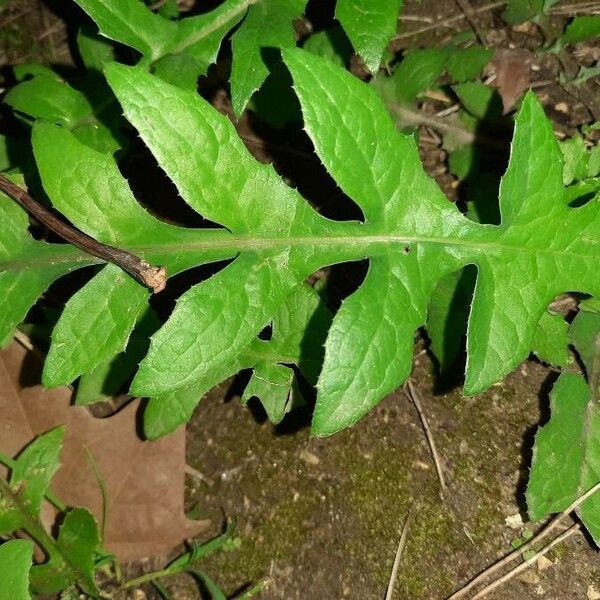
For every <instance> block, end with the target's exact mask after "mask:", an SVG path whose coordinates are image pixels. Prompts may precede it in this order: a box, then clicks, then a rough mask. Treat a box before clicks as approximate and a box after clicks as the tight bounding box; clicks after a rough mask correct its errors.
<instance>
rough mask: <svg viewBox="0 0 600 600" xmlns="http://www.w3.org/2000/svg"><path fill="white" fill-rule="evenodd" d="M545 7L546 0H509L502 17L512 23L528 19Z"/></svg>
mask: <svg viewBox="0 0 600 600" xmlns="http://www.w3.org/2000/svg"><path fill="white" fill-rule="evenodd" d="M543 9H544V0H508V2H507V3H506V9H505V10H504V12H503V13H502V18H503V19H504V20H505V21H506V22H507V23H510V24H511V25H516V24H517V23H522V22H523V21H527V20H528V19H531V18H532V17H535V16H536V15H539V14H540V13H541V12H542V11H543Z"/></svg>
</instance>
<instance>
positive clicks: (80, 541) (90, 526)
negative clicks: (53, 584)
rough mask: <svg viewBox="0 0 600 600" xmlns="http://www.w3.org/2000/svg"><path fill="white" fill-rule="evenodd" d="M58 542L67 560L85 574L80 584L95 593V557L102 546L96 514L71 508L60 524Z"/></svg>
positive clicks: (82, 509) (85, 589) (89, 591)
mask: <svg viewBox="0 0 600 600" xmlns="http://www.w3.org/2000/svg"><path fill="white" fill-rule="evenodd" d="M57 544H58V547H59V548H60V552H61V554H62V556H63V558H64V559H65V561H67V562H68V563H69V564H71V565H72V566H74V567H76V569H77V571H78V573H79V574H80V575H82V576H83V577H81V578H79V579H78V581H77V583H78V585H79V586H81V587H83V591H85V592H87V593H91V594H93V593H95V592H96V591H97V589H96V584H95V582H94V558H95V553H96V551H97V550H98V549H99V547H100V534H99V532H98V524H97V523H96V519H95V518H94V516H93V515H92V514H91V513H90V512H89V511H88V510H86V509H85V508H73V509H71V510H70V511H69V512H68V513H67V514H66V516H65V519H64V521H63V523H62V525H61V526H60V529H59V532H58V538H57ZM83 582H85V585H82V583H83Z"/></svg>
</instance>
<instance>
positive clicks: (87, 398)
mask: <svg viewBox="0 0 600 600" xmlns="http://www.w3.org/2000/svg"><path fill="white" fill-rule="evenodd" d="M160 325H161V322H160V320H159V319H158V316H157V315H156V313H155V312H154V311H153V310H152V309H151V308H150V307H147V308H146V310H145V311H144V312H143V314H142V316H141V317H140V318H139V320H138V322H137V323H136V326H135V328H134V330H133V332H132V334H131V337H130V338H129V343H128V344H127V349H126V351H125V352H121V353H120V354H117V355H116V356H113V357H111V358H110V359H108V360H106V361H105V362H103V363H101V364H100V365H98V366H97V367H96V368H94V369H93V370H92V371H90V372H89V373H85V374H84V375H82V376H81V378H80V380H79V384H78V385H77V395H76V396H75V404H77V405H86V404H94V403H95V402H105V401H107V400H109V399H110V398H112V397H114V396H116V395H117V394H118V393H119V392H121V391H122V388H123V385H124V384H125V382H126V381H127V380H128V379H129V378H130V377H131V376H132V375H133V373H134V372H135V370H136V369H137V366H138V363H139V362H140V361H141V360H142V358H143V357H144V356H145V355H146V352H148V346H149V344H150V336H151V335H152V334H153V333H154V332H155V331H156V330H157V329H158V328H159V327H160Z"/></svg>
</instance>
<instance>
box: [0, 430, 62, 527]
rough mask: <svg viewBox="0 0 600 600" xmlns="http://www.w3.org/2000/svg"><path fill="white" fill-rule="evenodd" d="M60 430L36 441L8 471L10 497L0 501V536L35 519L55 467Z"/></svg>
mask: <svg viewBox="0 0 600 600" xmlns="http://www.w3.org/2000/svg"><path fill="white" fill-rule="evenodd" d="M63 437H64V428H63V427H56V428H55V429H52V430H50V431H49V432H47V433H45V434H43V435H41V436H39V437H38V438H36V439H35V440H34V441H33V442H32V443H31V444H29V446H27V448H25V450H24V451H23V452H22V453H21V455H20V456H19V457H18V459H17V460H16V462H15V465H14V467H13V468H12V469H11V478H10V487H11V488H12V491H13V494H14V496H10V495H6V496H4V497H2V498H0V507H1V510H0V534H11V533H13V532H14V531H16V530H17V529H20V528H23V527H25V526H26V525H27V523H28V521H29V519H31V518H33V519H37V518H38V517H39V512H40V507H41V505H42V500H43V498H44V494H45V493H46V491H47V489H48V486H49V485H50V480H51V479H52V477H53V475H54V473H55V472H56V471H57V470H58V467H59V454H60V451H61V448H62V440H63Z"/></svg>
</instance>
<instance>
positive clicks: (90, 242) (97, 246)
mask: <svg viewBox="0 0 600 600" xmlns="http://www.w3.org/2000/svg"><path fill="white" fill-rule="evenodd" d="M0 190H2V191H3V192H4V193H5V194H6V195H7V196H9V197H10V198H12V199H13V200H14V201H15V202H17V203H18V204H20V205H21V206H22V207H23V208H24V209H25V210H27V212H28V213H30V214H31V215H33V216H34V217H35V218H36V219H37V220H38V221H39V222H40V223H42V224H43V225H45V226H46V227H48V229H50V230H51V231H53V232H54V233H56V235H58V236H60V237H61V238H62V239H64V240H66V241H67V242H69V243H71V244H73V245H74V246H77V248H80V249H81V250H83V251H84V252H87V253H88V254H91V255H92V256H96V257H97V258H100V259H102V260H105V261H107V262H111V263H114V264H115V265H118V266H119V267H121V269H123V270H124V271H126V272H127V273H129V274H130V275H131V276H132V277H134V278H135V279H137V280H138V281H139V282H140V283H142V284H143V285H145V286H147V287H149V288H150V289H152V290H153V291H154V292H155V293H157V292H160V291H161V290H163V289H164V287H165V285H166V282H167V271H166V269H165V268H164V267H155V266H153V265H150V264H148V263H147V262H146V261H145V260H143V259H141V258H139V257H138V256H136V255H135V254H132V253H131V252H127V250H122V249H121V248H115V247H114V246H109V245H107V244H102V243H101V242H98V241H97V240H95V239H94V238H92V237H90V236H89V235H86V234H85V233H82V232H81V231H78V230H77V229H75V228H73V227H71V226H70V225H67V224H66V223H64V222H63V221H61V220H60V219H59V218H57V217H56V216H55V215H53V214H52V213H51V212H50V211H48V210H47V209H46V208H44V207H43V206H42V205H41V204H38V202H37V201H36V200H34V199H33V198H32V197H31V196H30V195H29V194H28V193H27V192H26V191H25V190H24V189H22V188H20V187H19V186H18V185H17V184H15V183H13V182H12V181H11V180H10V179H8V178H6V177H5V176H4V175H1V174H0Z"/></svg>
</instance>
